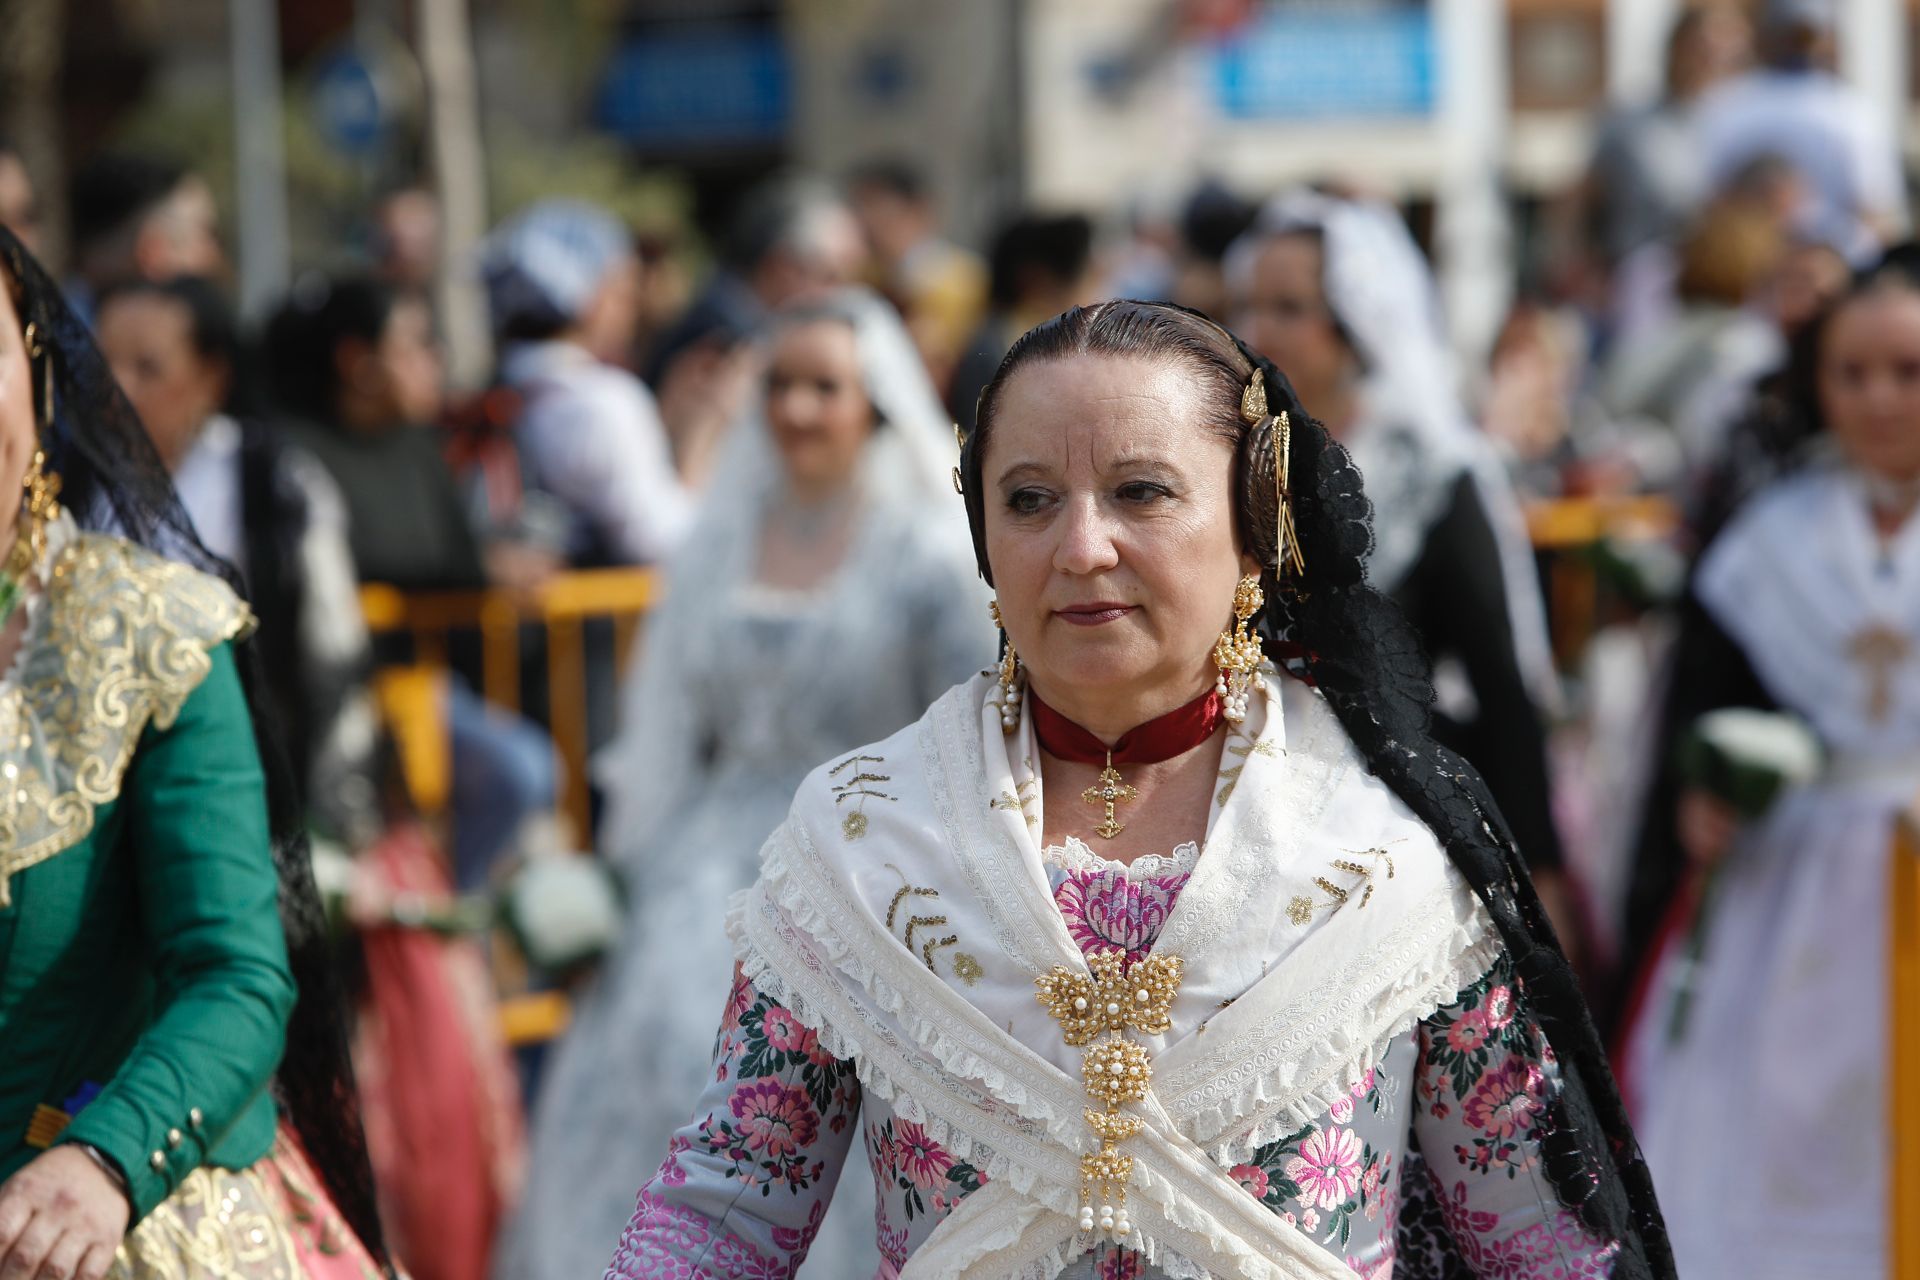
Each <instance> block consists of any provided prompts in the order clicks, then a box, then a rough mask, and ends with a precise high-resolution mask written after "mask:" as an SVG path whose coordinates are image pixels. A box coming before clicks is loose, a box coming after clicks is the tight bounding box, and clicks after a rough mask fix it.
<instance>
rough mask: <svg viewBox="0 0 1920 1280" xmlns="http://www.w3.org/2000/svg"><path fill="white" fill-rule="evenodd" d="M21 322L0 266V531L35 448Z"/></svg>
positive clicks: (36, 430)
mask: <svg viewBox="0 0 1920 1280" xmlns="http://www.w3.org/2000/svg"><path fill="white" fill-rule="evenodd" d="M22 327H23V322H22V320H21V319H20V313H19V310H18V309H17V308H16V307H15V306H14V302H13V279H12V277H11V276H9V275H8V274H7V270H6V268H5V267H4V266H0V528H4V527H10V526H11V525H12V523H13V521H14V518H15V517H16V516H17V515H18V514H19V511H20V485H21V482H22V481H23V480H24V479H25V478H26V474H27V468H28V467H29V466H30V465H32V463H33V451H34V450H35V449H37V448H38V447H39V441H40V427H39V419H38V418H37V416H36V415H35V413H34V409H33V375H34V368H33V362H32V361H31V360H29V359H28V358H27V343H26V336H25V334H23V333H22V332H21V330H22Z"/></svg>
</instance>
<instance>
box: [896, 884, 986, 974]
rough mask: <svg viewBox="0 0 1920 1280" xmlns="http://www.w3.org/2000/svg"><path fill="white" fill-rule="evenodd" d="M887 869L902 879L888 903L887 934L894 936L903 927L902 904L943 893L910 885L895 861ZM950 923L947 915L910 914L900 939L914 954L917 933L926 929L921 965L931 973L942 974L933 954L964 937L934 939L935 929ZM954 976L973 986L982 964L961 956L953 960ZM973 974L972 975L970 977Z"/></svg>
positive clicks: (949, 935) (955, 934)
mask: <svg viewBox="0 0 1920 1280" xmlns="http://www.w3.org/2000/svg"><path fill="white" fill-rule="evenodd" d="M887 867H888V869H890V870H891V871H892V872H893V873H894V874H895V875H897V876H899V877H900V887H899V888H898V889H897V890H895V891H894V895H893V899H892V900H891V901H890V902H888V903H887V932H888V933H893V932H894V930H895V929H896V928H897V927H898V924H899V919H900V907H901V904H902V903H904V902H905V901H906V900H907V899H908V898H937V897H939V896H940V891H939V890H938V889H931V888H927V887H925V886H922V885H913V884H909V883H908V882H907V877H906V874H905V873H904V872H902V871H901V870H900V868H899V867H896V866H894V864H893V863H891V862H889V863H887ZM946 924H947V918H946V917H945V916H944V915H939V916H916V915H909V916H908V917H907V927H906V928H905V929H904V930H902V931H901V932H899V933H898V934H897V935H896V936H897V937H898V938H899V939H900V941H901V943H902V944H903V945H904V946H905V947H906V948H907V951H908V952H909V953H912V952H913V951H914V947H915V943H914V938H913V934H914V930H916V929H925V930H926V931H927V936H925V937H923V938H922V939H921V940H920V942H919V952H918V954H919V956H920V962H921V963H922V964H924V965H926V966H927V970H928V971H929V972H931V973H938V972H939V969H938V968H936V967H935V965H934V963H933V953H934V952H936V951H938V950H940V949H941V948H942V947H951V946H954V945H955V944H957V943H958V942H959V941H960V935H959V934H957V933H950V934H948V935H947V936H946V937H944V938H935V937H933V936H932V934H933V931H934V930H936V929H941V928H944V927H946ZM953 974H954V976H955V977H956V978H959V979H960V980H961V981H962V982H964V983H966V984H967V985H968V986H972V985H973V984H974V983H975V982H978V981H979V980H980V974H981V969H980V962H979V961H978V960H975V959H974V958H973V957H972V956H970V955H966V954H965V953H960V954H957V955H955V956H954V960H953ZM969 974H970V975H971V976H969Z"/></svg>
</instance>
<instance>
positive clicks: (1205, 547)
mask: <svg viewBox="0 0 1920 1280" xmlns="http://www.w3.org/2000/svg"><path fill="white" fill-rule="evenodd" d="M1205 420H1206V411H1205V405H1204V403H1203V401H1202V393H1201V390H1200V388H1199V386H1198V385H1197V384H1196V381H1195V378H1194V375H1193V374H1192V373H1191V372H1190V371H1189V370H1188V369H1186V368H1185V367H1184V366H1182V365H1179V364H1176V363H1173V362H1171V361H1167V360H1162V359H1154V358H1134V357H1115V356H1091V355H1081V356H1071V357H1068V358H1065V359H1061V360H1049V361H1042V362H1036V363H1031V364H1028V365H1026V366H1025V367H1023V368H1021V369H1019V370H1018V371H1017V372H1015V373H1014V374H1013V375H1012V377H1011V379H1010V380H1009V381H1008V382H1007V384H1006V386H1005V387H1004V388H1003V389H1002V390H1001V393H1000V401H999V404H998V406H997V409H996V412H995V416H994V420H993V428H992V432H991V434H990V435H989V436H988V437H987V441H986V445H985V449H986V453H985V455H984V456H983V457H982V459H981V476H982V481H983V484H984V486H985V495H984V496H985V503H986V512H985V515H986V541H987V559H988V562H989V563H990V564H991V565H992V567H993V583H994V588H995V590H996V591H997V592H998V595H999V601H1000V613H1001V618H1002V621H1003V625H1004V626H1005V627H1006V630H1007V634H1008V636H1009V638H1010V639H1011V640H1012V642H1013V645H1014V647H1015V649H1016V650H1017V651H1018V652H1019V654H1020V657H1021V659H1022V661H1024V662H1025V663H1026V665H1027V670H1028V675H1029V678H1030V679H1031V680H1032V682H1033V687H1034V689H1035V691H1036V692H1038V693H1039V695H1040V696H1041V697H1042V698H1044V699H1046V700H1047V701H1048V702H1049V703H1052V704H1053V705H1055V706H1058V707H1061V708H1062V709H1063V710H1066V709H1068V708H1074V707H1079V708H1082V709H1084V708H1086V707H1087V706H1088V705H1089V704H1090V703H1091V704H1094V705H1098V704H1099V703H1101V702H1103V701H1104V702H1108V703H1111V704H1113V705H1120V704H1125V705H1128V706H1132V707H1139V706H1149V707H1151V706H1159V707H1161V708H1163V709H1171V708H1172V707H1174V706H1178V705H1180V704H1181V703H1184V702H1186V701H1189V700H1191V699H1192V698H1194V697H1197V696H1199V694H1200V693H1202V692H1203V691H1204V690H1205V689H1206V687H1207V686H1208V685H1210V684H1212V682H1213V680H1214V679H1215V677H1216V675H1217V674H1218V673H1217V672H1216V671H1215V670H1214V667H1213V664H1212V661H1211V655H1212V651H1213V644H1214V641H1215V640H1217V639H1218V638H1219V636H1220V633H1221V631H1223V630H1224V629H1226V628H1227V627H1228V626H1230V625H1231V623H1232V621H1233V616H1232V615H1233V589H1234V584H1235V583H1236V582H1237V581H1238V580H1239V579H1240V577H1241V576H1242V575H1243V574H1246V573H1249V572H1253V571H1254V569H1255V566H1254V563H1253V561H1252V560H1251V559H1250V558H1248V557H1244V556H1242V555H1241V554H1240V551H1239V550H1238V548H1237V546H1236V539H1235V536H1234V516H1233V501H1232V484H1231V478H1230V477H1231V474H1232V470H1233V465H1232V464H1233V451H1232V448H1231V447H1230V446H1229V445H1228V443H1227V442H1226V441H1225V440H1224V439H1222V438H1221V437H1220V436H1219V435H1217V434H1216V433H1215V432H1214V431H1213V430H1211V429H1210V428H1209V427H1207V426H1206V425H1205ZM1069 714H1071V712H1069Z"/></svg>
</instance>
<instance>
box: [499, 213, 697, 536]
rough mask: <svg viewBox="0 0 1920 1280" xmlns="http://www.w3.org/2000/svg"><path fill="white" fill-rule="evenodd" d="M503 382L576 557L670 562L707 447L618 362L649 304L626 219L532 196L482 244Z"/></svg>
mask: <svg viewBox="0 0 1920 1280" xmlns="http://www.w3.org/2000/svg"><path fill="white" fill-rule="evenodd" d="M484 270H485V275H486V281H487V300H488V304H489V306H490V308H491V310H492V313H493V326H494V332H495V334H496V335H497V336H498V337H499V339H500V343H501V355H500V381H501V382H502V383H503V384H504V385H506V386H507V387H510V388H512V389H513V390H514V391H515V392H516V393H517V394H518V395H519V397H520V400H521V410H520V417H519V421H518V423H517V425H516V427H515V438H516V441H517V443H518V445H519V454H520V459H521V466H522V483H523V487H524V488H525V489H526V490H528V491H535V492H539V493H542V494H544V495H546V496H547V497H549V498H550V499H552V500H554V501H556V502H557V503H558V504H559V505H560V506H561V507H562V508H564V511H565V513H566V516H567V521H568V525H569V528H568V535H567V546H566V553H567V555H568V558H569V559H571V560H572V561H573V562H574V563H576V564H608V563H614V564H648V563H653V562H656V561H659V560H663V559H665V558H666V557H667V556H668V555H670V554H671V553H672V551H673V550H674V548H675V547H676V546H678V545H679V542H680V539H681V538H682V537H684V536H685V534H686V532H687V528H688V526H689V525H690V524H691V523H692V520H693V513H694V490H695V489H696V488H697V487H698V485H699V483H700V481H701V480H703V479H704V478H705V475H706V469H707V466H708V464H709V462H710V461H711V457H712V450H711V449H710V448H702V449H700V450H698V451H697V452H695V451H689V452H688V453H686V454H683V456H682V458H681V459H680V464H679V465H678V466H676V465H675V460H674V456H673V450H672V448H671V447H670V445H669V443H668V439H667V432H666V427H665V425H664V424H663V423H662V422H661V420H660V411H659V408H658V406H657V405H656V404H655V402H654V398H653V395H652V394H651V393H650V392H649V391H648V390H647V388H646V386H645V385H644V384H643V383H641V381H640V380H639V379H638V378H636V377H634V376H633V375H632V374H631V373H629V372H627V370H626V369H625V368H623V367H621V365H620V364H619V363H618V362H619V361H621V360H623V359H624V358H625V357H626V354H627V352H628V351H629V349H630V348H631V346H632V343H633V335H634V328H635V325H636V324H637V322H638V320H639V311H640V279H641V275H640V262H639V259H638V258H637V257H636V255H635V253H634V250H633V239H632V237H631V236H630V235H629V234H628V232H627V229H626V228H625V227H624V226H622V225H621V223H620V222H619V220H618V219H616V218H615V217H613V215H611V214H609V213H607V212H605V211H604V210H602V209H599V208H596V207H595V206H593V205H589V204H585V203H583V202H579V201H563V200H550V201H546V202H543V203H541V204H538V205H535V206H534V207H533V208H532V209H530V210H528V211H527V212H526V213H524V214H522V215H521V216H520V217H519V218H517V219H515V220H514V221H513V222H511V223H509V224H508V225H507V226H505V227H503V228H501V229H500V230H499V231H498V232H496V233H495V235H494V237H493V240H492V242H491V243H490V244H489V245H488V247H487V250H486V262H485V268H484Z"/></svg>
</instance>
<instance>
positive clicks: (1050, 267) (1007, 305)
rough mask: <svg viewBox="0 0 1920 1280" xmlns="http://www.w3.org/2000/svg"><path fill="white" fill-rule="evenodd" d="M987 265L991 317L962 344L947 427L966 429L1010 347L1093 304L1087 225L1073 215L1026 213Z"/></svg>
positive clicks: (1003, 234)
mask: <svg viewBox="0 0 1920 1280" xmlns="http://www.w3.org/2000/svg"><path fill="white" fill-rule="evenodd" d="M990 261H991V264H992V281H993V287H992V292H991V298H992V310H991V311H990V312H989V313H988V315H987V318H986V321H985V322H984V323H983V324H982V325H981V326H980V327H979V328H978V329H977V330H975V331H974V335H973V339H972V340H971V341H970V342H968V343H967V348H966V352H965V354H964V355H963V356H962V357H961V360H960V364H959V367H958V368H957V369H956V370H955V371H954V377H953V385H952V387H951V389H950V391H949V393H948V402H949V407H950V408H951V410H952V412H953V420H954V421H955V422H958V423H962V424H964V425H966V426H968V427H971V426H972V425H973V411H974V406H975V404H976V403H977V402H978V401H979V399H980V392H981V391H982V390H983V389H984V388H985V387H986V385H987V383H988V382H990V381H991V380H992V378H993V375H994V371H995V370H996V369H998V368H999V367H1000V361H1001V358H1002V357H1004V356H1005V355H1006V354H1007V349H1008V348H1009V347H1011V346H1012V345H1013V340H1014V339H1015V338H1017V337H1019V336H1020V335H1021V334H1023V333H1025V332H1026V331H1027V330H1028V329H1031V328H1032V327H1033V326H1034V325H1036V324H1039V323H1040V322H1041V321H1042V320H1045V319H1047V318H1048V317H1050V316H1056V315H1059V314H1060V313H1061V312H1062V311H1065V310H1066V309H1067V308H1068V307H1073V306H1078V305H1079V304H1081V303H1083V302H1088V301H1090V300H1091V297H1090V295H1091V290H1092V282H1091V271H1090V268H1091V266H1092V262H1093V223H1092V222H1090V221H1089V220H1088V219H1087V218H1086V216H1085V215H1084V214H1078V213H1063V214H1039V213H1030V214H1025V215H1023V216H1021V217H1018V218H1015V219H1014V220H1013V221H1012V222H1010V223H1008V224H1007V225H1006V226H1005V227H1003V228H1001V230H1000V234H999V235H997V236H995V237H994V241H993V253H992V257H991V259H990Z"/></svg>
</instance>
